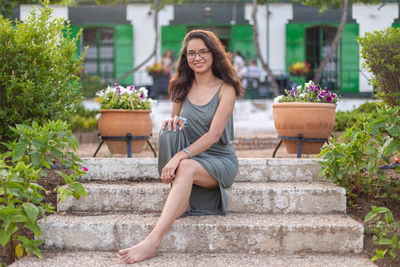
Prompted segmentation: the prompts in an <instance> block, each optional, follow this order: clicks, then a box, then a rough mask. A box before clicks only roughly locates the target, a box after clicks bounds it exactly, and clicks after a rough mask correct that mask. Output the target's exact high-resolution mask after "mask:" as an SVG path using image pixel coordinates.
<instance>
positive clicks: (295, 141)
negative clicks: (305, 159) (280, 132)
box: [272, 134, 328, 158]
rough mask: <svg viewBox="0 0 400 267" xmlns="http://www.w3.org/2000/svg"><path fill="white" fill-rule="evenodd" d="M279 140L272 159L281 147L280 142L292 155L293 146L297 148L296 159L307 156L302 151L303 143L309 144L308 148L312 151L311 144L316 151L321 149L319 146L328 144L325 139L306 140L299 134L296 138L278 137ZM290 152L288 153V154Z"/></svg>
mask: <svg viewBox="0 0 400 267" xmlns="http://www.w3.org/2000/svg"><path fill="white" fill-rule="evenodd" d="M278 138H279V139H281V140H280V141H279V143H278V145H277V146H276V147H275V150H274V153H272V157H273V158H275V154H276V152H277V151H278V149H279V147H280V146H281V144H282V142H285V141H286V142H285V146H286V149H287V151H288V153H292V154H294V153H295V152H294V150H293V148H294V146H297V158H301V154H302V153H304V154H309V153H308V151H303V141H304V142H309V143H310V144H309V145H310V146H311V148H312V149H314V147H313V143H315V146H316V148H317V149H319V147H321V144H324V143H325V142H328V139H327V138H307V137H303V135H302V134H299V135H298V136H297V137H293V136H278ZM289 151H290V152H289Z"/></svg>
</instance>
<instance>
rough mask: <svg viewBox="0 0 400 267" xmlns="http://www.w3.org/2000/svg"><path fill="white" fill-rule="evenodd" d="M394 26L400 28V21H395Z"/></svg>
mask: <svg viewBox="0 0 400 267" xmlns="http://www.w3.org/2000/svg"><path fill="white" fill-rule="evenodd" d="M392 27H393V28H400V23H398V22H395V23H393V24H392Z"/></svg>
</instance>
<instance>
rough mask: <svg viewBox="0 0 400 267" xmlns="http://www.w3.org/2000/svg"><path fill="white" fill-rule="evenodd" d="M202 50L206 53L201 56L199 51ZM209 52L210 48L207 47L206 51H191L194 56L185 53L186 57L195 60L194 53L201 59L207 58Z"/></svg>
mask: <svg viewBox="0 0 400 267" xmlns="http://www.w3.org/2000/svg"><path fill="white" fill-rule="evenodd" d="M202 52H205V53H206V54H205V55H204V56H201V55H200V53H202ZM210 52H211V50H210V49H208V50H207V51H199V52H197V53H196V52H193V54H194V56H193V57H192V56H189V53H186V57H187V58H188V59H189V60H195V59H196V55H199V57H200V58H202V59H207V58H208V53H210ZM190 53H192V52H190Z"/></svg>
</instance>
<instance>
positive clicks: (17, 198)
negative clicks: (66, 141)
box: [0, 154, 54, 262]
mask: <svg viewBox="0 0 400 267" xmlns="http://www.w3.org/2000/svg"><path fill="white" fill-rule="evenodd" d="M0 158H1V159H0V176H1V180H0V202H1V204H2V205H0V221H1V228H0V244H1V246H3V247H6V246H7V250H8V258H9V262H13V261H14V260H15V255H18V256H19V257H20V256H22V255H21V253H20V251H21V250H22V253H23V250H24V249H25V251H26V253H27V254H28V255H30V254H31V253H32V254H34V255H36V256H38V257H39V258H41V257H42V254H41V253H40V250H39V248H38V247H39V246H40V245H41V244H42V243H43V241H42V240H36V241H35V240H29V239H28V238H25V237H22V235H21V234H22V231H23V230H24V229H29V230H30V231H32V232H33V233H34V235H35V236H37V237H40V235H41V233H42V230H41V229H40V227H39V225H38V223H37V221H38V219H39V218H40V217H43V218H46V213H49V212H53V210H54V207H52V206H51V205H48V204H43V203H42V199H43V195H42V194H41V192H42V191H45V189H44V188H43V187H41V186H40V185H38V184H37V183H36V180H38V178H39V177H38V173H39V170H37V169H34V168H33V167H32V165H26V164H25V163H24V162H18V163H17V164H12V165H11V166H10V165H6V163H5V159H4V157H3V156H2V155H1V154H0Z"/></svg>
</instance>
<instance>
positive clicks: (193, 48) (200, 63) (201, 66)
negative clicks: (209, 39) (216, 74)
mask: <svg viewBox="0 0 400 267" xmlns="http://www.w3.org/2000/svg"><path fill="white" fill-rule="evenodd" d="M186 57H187V61H188V64H189V67H190V68H191V69H192V70H193V71H194V72H195V73H199V74H201V73H205V72H207V71H211V67H212V63H213V56H212V53H211V51H210V49H208V47H207V46H206V45H205V43H204V42H203V40H201V39H193V40H190V41H189V43H188V45H187V50H186Z"/></svg>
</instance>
